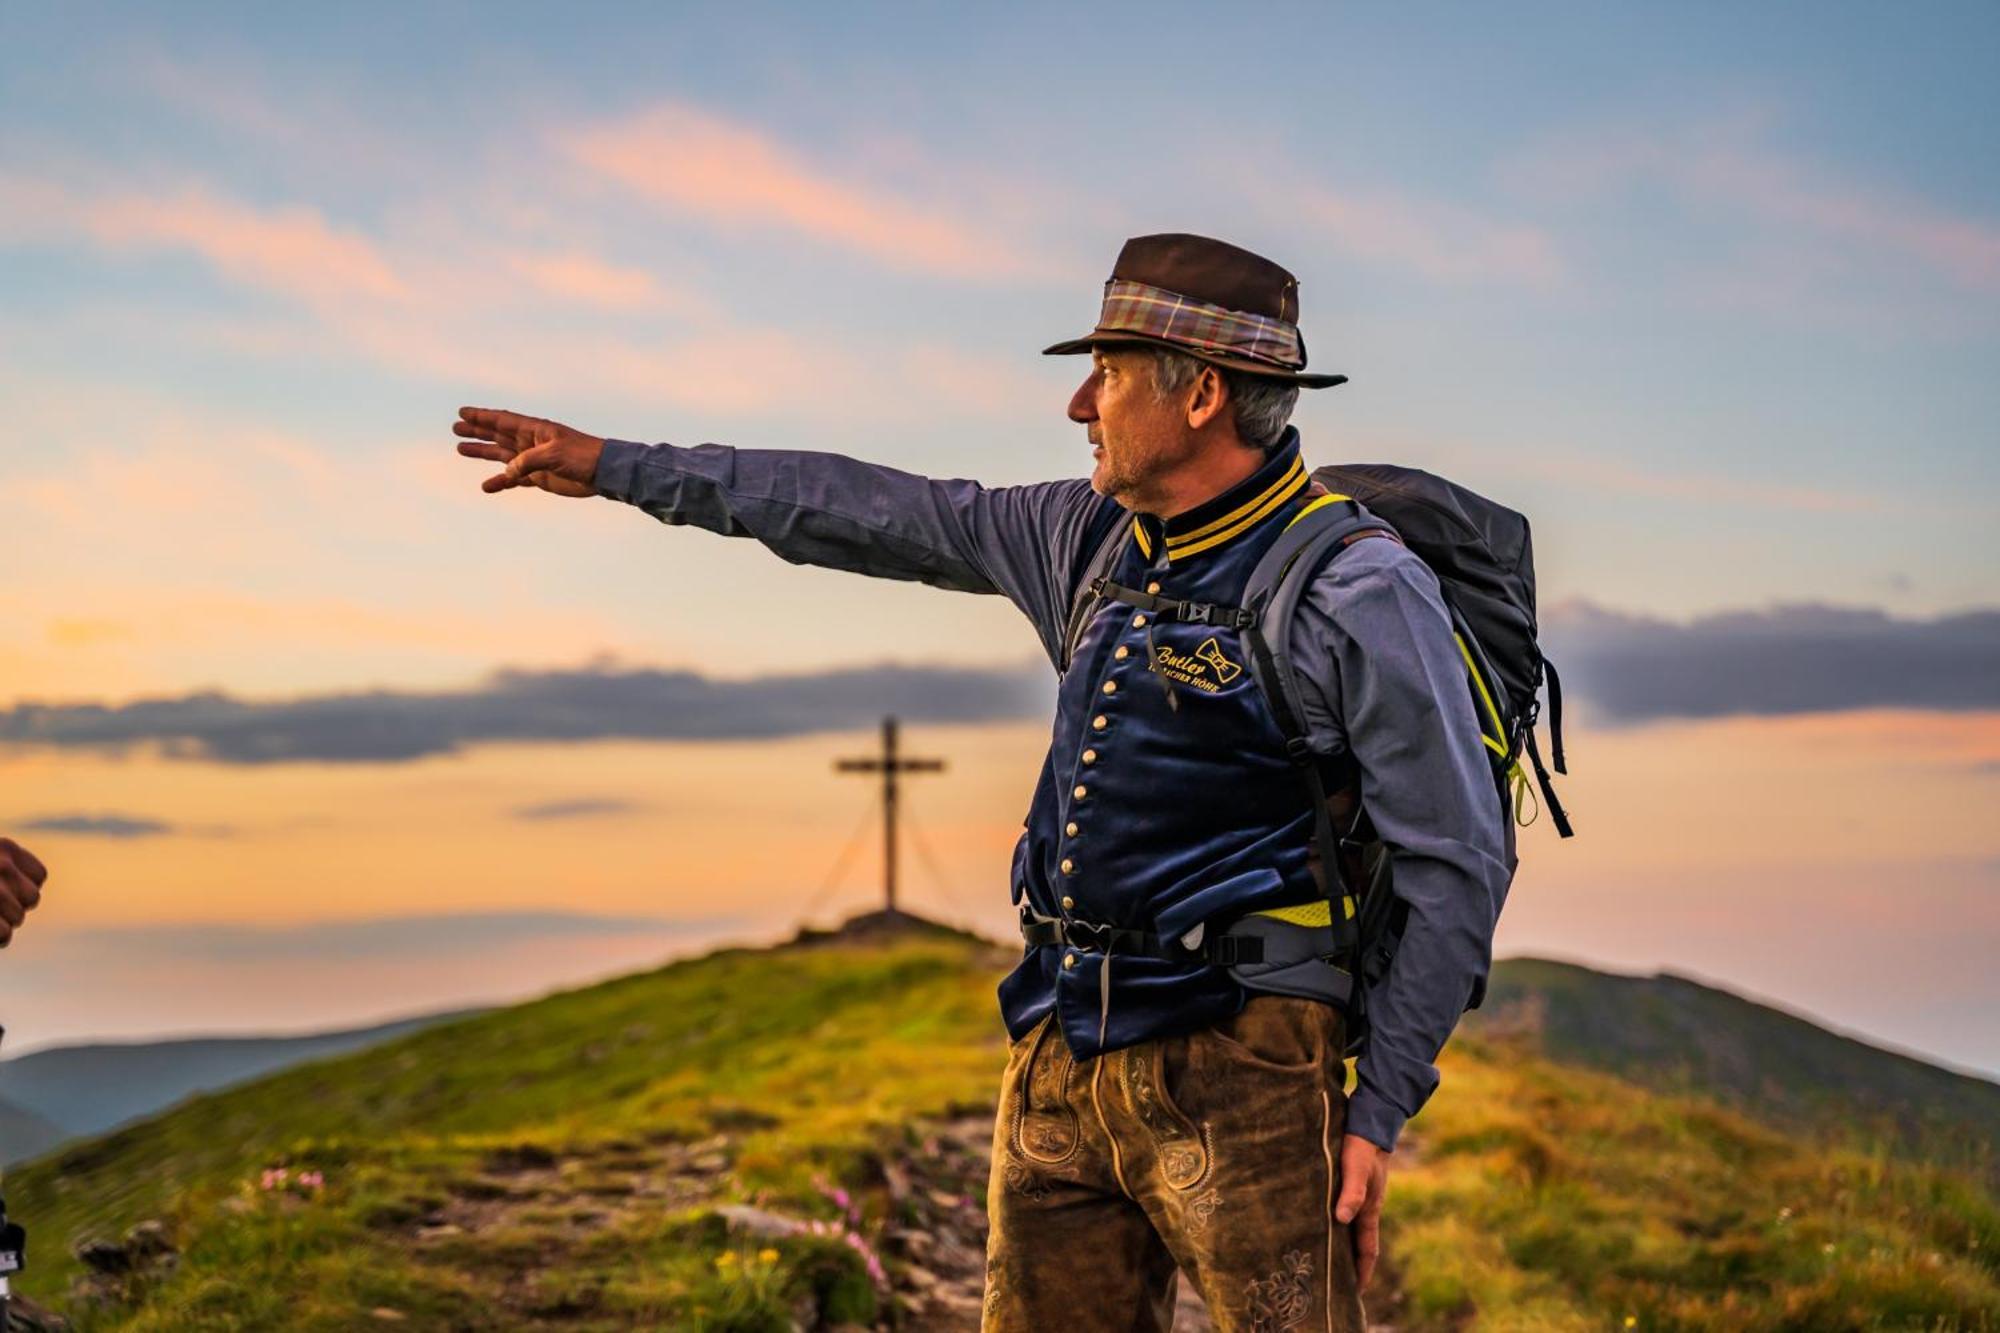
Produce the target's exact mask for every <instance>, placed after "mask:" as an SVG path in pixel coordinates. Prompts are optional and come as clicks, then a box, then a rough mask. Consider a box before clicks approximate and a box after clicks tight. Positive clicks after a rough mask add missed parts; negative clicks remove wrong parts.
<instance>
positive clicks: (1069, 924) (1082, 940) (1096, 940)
mask: <svg viewBox="0 0 2000 1333" xmlns="http://www.w3.org/2000/svg"><path fill="white" fill-rule="evenodd" d="M1115 929H1116V927H1114V926H1107V925H1103V924H1100V923H1098V922H1095V921H1078V920H1077V919H1076V918H1074V917H1071V918H1070V919H1069V920H1068V921H1065V922H1064V923H1063V938H1064V939H1065V940H1067V941H1069V942H1070V943H1071V944H1073V945H1075V946H1076V947H1077V948H1079V949H1095V950H1096V951H1097V952H1099V953H1109V952H1110V947H1109V946H1110V944H1111V935H1112V932H1113V931H1114V930H1115Z"/></svg>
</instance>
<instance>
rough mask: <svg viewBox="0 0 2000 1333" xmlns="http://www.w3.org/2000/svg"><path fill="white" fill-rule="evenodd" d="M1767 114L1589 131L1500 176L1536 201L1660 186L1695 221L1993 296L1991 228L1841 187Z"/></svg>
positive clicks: (1997, 255) (1910, 197) (1997, 228)
mask: <svg viewBox="0 0 2000 1333" xmlns="http://www.w3.org/2000/svg"><path fill="white" fill-rule="evenodd" d="M1775 120H1776V116H1775V114H1774V113H1773V112H1772V111H1771V110H1770V109H1768V108H1763V107H1757V106H1752V107H1750V108H1748V109H1744V110H1738V111H1735V112H1732V113H1727V114H1723V115H1719V116H1716V117H1712V118H1710V119H1708V120H1705V121H1701V122H1697V123H1694V124H1689V125H1682V126H1676V127H1670V128H1667V129H1664V130H1653V131H1649V130H1641V129H1633V128H1621V129H1614V130H1604V131H1592V132H1588V133H1583V134H1578V135H1573V136H1568V137H1565V138H1562V139H1558V140H1555V141H1553V142H1551V143H1548V144H1546V145H1544V146H1542V147H1541V148H1539V149H1537V150H1536V151H1534V152H1532V153H1529V154H1526V155H1524V156H1522V157H1521V158H1519V159H1517V160H1516V161H1514V162H1512V163H1510V164H1509V165H1508V166H1507V167H1506V168H1505V169H1504V172H1503V174H1504V175H1505V176H1506V177H1508V178H1509V179H1511V180H1512V181H1513V182H1514V183H1515V184H1516V185H1518V186H1519V187H1521V188H1523V189H1525V190H1531V191H1533V192H1535V193H1537V194H1541V195H1549V194H1555V195H1565V196H1572V197H1574V196H1578V195H1586V194H1591V193H1597V192H1602V191H1604V190H1607V189H1614V188H1635V187H1642V186H1646V185H1664V186H1665V187H1666V188H1667V189H1668V190H1669V191H1670V192H1671V193H1672V194H1674V195H1675V196H1677V197H1678V198H1679V199H1680V200H1682V201H1683V202H1686V203H1688V204H1691V205H1693V206H1694V207H1696V208H1699V209H1702V210H1721V211H1722V212H1724V213H1734V214H1737V215H1739V216H1740V215H1748V216H1750V217H1752V218H1755V219H1757V220H1759V221H1761V222H1763V223H1765V224H1767V225H1769V226H1772V227H1775V228H1779V229H1781V234H1782V235H1785V236H1787V237H1789V239H1790V241H1791V243H1793V244H1797V243H1798V242H1799V241H1800V240H1802V239H1818V240H1821V241H1831V242H1837V243H1840V244H1842V245H1845V246H1850V247H1866V248H1867V251H1868V254H1869V258H1870V262H1871V266H1872V264H1873V261H1874V259H1875V257H1876V256H1878V255H1879V254H1880V253H1882V252H1885V251H1886V252H1889V253H1893V254H1897V255H1901V256H1902V257H1904V258H1906V259H1909V260H1913V261H1915V262H1917V263H1919V264H1921V265H1923V266H1925V267H1927V268H1930V269H1932V270H1933V271H1935V272H1936V273H1938V274H1940V275H1942V276H1944V277H1947V278H1949V279H1952V280H1954V281H1957V282H1961V283H1967V284H1971V285H1973V286H1977V287H1981V288H1985V289H1989V290H1996V289H2000V224H1996V223H1995V222H1993V221H1990V220H1987V219H1984V218H1977V217H1968V216H1963V215H1960V214H1956V213H1953V212H1951V211H1949V210H1947V209H1945V208H1942V207H1940V206H1938V205H1936V204H1934V203H1932V202H1931V201H1929V200H1927V199H1924V198H1922V197H1920V196H1917V195H1915V194H1912V193H1910V192H1908V191H1904V190H1898V189H1894V188H1890V187H1886V186H1881V185H1875V184H1871V183H1868V182H1863V181H1857V180H1852V179H1846V178H1842V177H1839V176H1836V175H1833V174H1832V173H1830V172H1828V171H1827V170H1825V169H1824V168H1821V167H1817V166H1814V165H1812V164H1809V163H1807V162H1805V161H1802V160H1800V159H1799V158H1797V157H1796V156H1793V155H1790V154H1787V153H1786V152H1784V151H1783V150H1781V149H1779V148H1778V147H1776V146H1774V145H1773V144H1772V143H1771V137H1772V129H1773V125H1774V122H1775Z"/></svg>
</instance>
